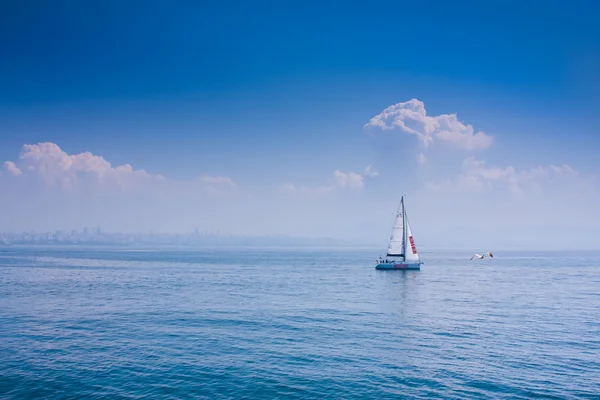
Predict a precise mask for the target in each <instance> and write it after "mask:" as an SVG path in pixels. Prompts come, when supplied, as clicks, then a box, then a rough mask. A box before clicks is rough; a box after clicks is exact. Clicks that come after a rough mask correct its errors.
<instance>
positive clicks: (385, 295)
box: [0, 247, 600, 399]
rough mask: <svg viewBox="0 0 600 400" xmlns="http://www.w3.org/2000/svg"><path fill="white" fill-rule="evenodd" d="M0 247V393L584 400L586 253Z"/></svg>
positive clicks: (596, 272)
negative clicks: (384, 256)
mask: <svg viewBox="0 0 600 400" xmlns="http://www.w3.org/2000/svg"><path fill="white" fill-rule="evenodd" d="M470 255H471V254H468V253H448V252H429V253H423V254H421V257H422V259H423V260H424V261H425V264H424V265H423V267H422V270H421V271H376V270H375V269H374V265H375V264H374V263H375V258H376V257H378V256H379V253H378V252H373V251H368V250H361V249H353V250H348V249H330V250H324V249H272V248H271V249H269V248H264V249H259V248H220V249H219V248H213V249H200V250H199V249H195V250H189V249H188V250H186V249H160V250H144V249H137V250H136V249H114V248H113V249H110V248H80V247H73V248H67V247H62V248H61V247H56V248H36V247H29V248H27V247H3V248H0V302H1V305H0V397H1V398H3V399H28V398H51V399H53V398H60V399H63V398H64V399H68V398H73V399H74V398H111V399H119V398H124V399H125V398H127V399H137V398H173V399H185V398H209V399H215V398H286V399H287V398H290V399H293V398H303V399H304V398H336V399H338V398H342V399H359V398H361V399H362V398H376V399H384V398H393V399H398V398H407V399H410V398H443V399H465V398H494V399H504V398H506V399H519V398H522V399H529V398H560V399H563V398H564V399H571V398H589V399H591V398H595V399H598V398H600V253H573V254H568V253H524V252H523V253H517V252H507V253H503V252H495V254H494V256H495V257H494V258H493V259H484V260H477V261H475V260H474V261H468V260H469V257H470Z"/></svg>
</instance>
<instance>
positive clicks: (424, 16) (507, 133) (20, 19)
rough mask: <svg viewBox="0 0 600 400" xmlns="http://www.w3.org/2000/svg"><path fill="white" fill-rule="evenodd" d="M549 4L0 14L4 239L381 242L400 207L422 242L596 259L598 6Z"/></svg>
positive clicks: (99, 8) (599, 212)
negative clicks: (220, 237) (209, 235)
mask: <svg viewBox="0 0 600 400" xmlns="http://www.w3.org/2000/svg"><path fill="white" fill-rule="evenodd" d="M550 3H552V2H550ZM550 3H549V2H544V3H536V2H529V3H528V2H516V1H508V2H504V3H502V4H498V5H490V4H488V5H485V6H482V5H481V4H480V3H474V2H453V3H452V4H449V3H446V2H434V4H427V5H425V4H422V5H420V4H412V3H411V4H401V3H397V2H396V3H391V2H390V3H386V4H385V6H379V7H371V8H368V9H365V8H364V7H359V6H357V5H355V4H348V3H341V2H340V3H336V2H330V3H327V4H322V3H317V2H305V3H302V4H295V3H294V4H291V3H288V4H287V5H283V4H272V3H266V2H255V3H252V4H246V3H243V2H234V3H231V4H230V3H228V4H227V5H225V4H211V5H191V6H186V7H179V8H176V7H172V6H171V5H169V3H167V2H153V3H144V5H143V6H138V5H136V4H134V3H128V4H125V5H123V4H120V3H117V2H113V1H108V2H103V3H102V4H95V5H91V4H83V3H79V2H74V1H68V2H63V3H61V4H60V5H55V4H53V5H41V4H40V5H38V6H37V7H32V6H30V5H23V4H19V3H16V2H13V3H6V4H3V5H2V6H0V10H1V12H0V32H1V33H2V39H1V40H0V52H1V53H2V54H3V55H4V57H3V59H2V61H1V62H0V87H2V90H0V166H1V172H0V187H2V190H1V192H0V232H7V231H24V230H36V231H54V230H72V229H81V228H82V227H84V226H101V227H102V229H103V230H105V231H113V232H134V231H142V232H149V231H154V232H165V233H181V232H191V231H193V230H194V228H196V227H199V228H200V229H201V230H206V231H217V230H218V231H221V232H227V233H230V234H235V235H256V236H260V235H273V234H284V235H290V236H301V237H332V238H336V239H341V240H349V241H353V242H359V243H360V242H364V243H368V244H369V245H372V244H374V243H381V246H382V249H383V248H384V247H385V245H386V241H387V239H388V237H389V234H390V229H391V226H392V223H393V217H394V214H395V211H396V208H397V206H398V202H399V200H400V196H402V195H405V196H406V207H407V213H408V216H409V219H410V221H411V225H412V228H413V232H414V235H415V240H416V243H417V246H425V247H434V248H445V247H453V246H459V247H463V248H464V247H469V246H482V247H483V246H485V248H484V250H487V249H488V248H491V249H493V248H494V247H496V248H498V247H509V246H514V247H518V248H527V247H531V248H536V249H545V248H556V249H581V248H599V247H600V245H599V244H598V241H597V239H596V238H597V237H600V182H599V181H598V174H599V172H600V160H599V158H598V156H597V155H598V152H599V151H600V134H599V133H600V132H599V128H598V127H599V126H600V115H598V113H597V110H598V107H599V106H600V40H599V39H598V38H600V27H599V26H598V25H597V23H596V21H595V18H594V17H595V16H596V15H598V12H599V11H600V9H599V6H598V5H596V4H595V3H592V2H584V1H581V2H578V1H575V2H572V3H570V6H569V7H567V8H565V7H558V6H557V7H550V6H549V5H550ZM542 4H543V6H542ZM556 5H558V3H556ZM515 7H518V8H515ZM516 9H518V10H519V11H518V12H516V11H515V10H516ZM506 26H510V27H511V29H510V30H507V29H506ZM440 32H444V34H443V35H440Z"/></svg>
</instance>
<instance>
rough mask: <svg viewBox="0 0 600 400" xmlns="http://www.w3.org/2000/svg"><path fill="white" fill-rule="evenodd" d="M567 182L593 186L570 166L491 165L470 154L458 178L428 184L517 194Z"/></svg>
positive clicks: (437, 188) (430, 185)
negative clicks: (526, 166)
mask: <svg viewBox="0 0 600 400" xmlns="http://www.w3.org/2000/svg"><path fill="white" fill-rule="evenodd" d="M558 181H561V182H563V183H564V181H567V182H569V183H571V184H579V185H580V186H581V185H583V186H587V187H590V186H589V181H588V180H586V179H584V178H582V177H581V176H580V174H579V172H577V171H576V170H574V169H573V168H572V167H571V166H569V165H566V164H565V165H562V166H556V165H548V166H538V167H535V168H531V169H524V170H517V169H516V168H515V167H512V166H508V167H498V166H487V165H486V162H485V161H483V160H478V159H477V158H475V157H472V156H471V157H468V158H466V159H465V160H464V161H463V163H462V168H461V173H460V174H459V175H458V177H457V178H456V179H447V180H444V181H441V182H438V183H428V184H427V185H426V186H427V187H428V188H429V189H433V190H438V191H439V190H441V189H448V188H452V187H455V188H460V187H462V188H467V189H471V190H472V189H478V190H491V189H497V188H502V187H504V188H507V189H509V190H510V191H511V192H513V193H523V192H526V191H537V192H540V191H542V190H543V185H544V184H553V183H557V182H558Z"/></svg>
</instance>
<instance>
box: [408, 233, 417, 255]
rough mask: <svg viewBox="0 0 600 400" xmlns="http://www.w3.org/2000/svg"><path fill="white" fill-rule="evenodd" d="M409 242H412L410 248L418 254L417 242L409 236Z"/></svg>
mask: <svg viewBox="0 0 600 400" xmlns="http://www.w3.org/2000/svg"><path fill="white" fill-rule="evenodd" d="M408 240H409V241H410V248H411V250H412V252H413V254H417V248H416V247H415V241H414V240H413V238H412V236H409V237H408Z"/></svg>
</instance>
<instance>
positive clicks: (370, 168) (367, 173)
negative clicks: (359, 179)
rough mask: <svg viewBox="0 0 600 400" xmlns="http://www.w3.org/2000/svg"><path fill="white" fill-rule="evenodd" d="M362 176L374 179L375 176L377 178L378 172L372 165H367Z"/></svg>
mask: <svg viewBox="0 0 600 400" xmlns="http://www.w3.org/2000/svg"><path fill="white" fill-rule="evenodd" d="M363 175H364V176H368V177H369V178H375V177H376V176H379V172H377V171H376V170H375V169H374V168H373V166H372V165H367V167H366V168H365V172H364V173H363Z"/></svg>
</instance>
